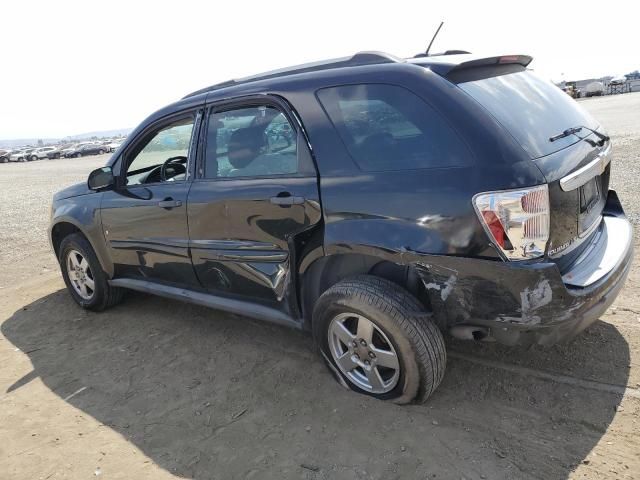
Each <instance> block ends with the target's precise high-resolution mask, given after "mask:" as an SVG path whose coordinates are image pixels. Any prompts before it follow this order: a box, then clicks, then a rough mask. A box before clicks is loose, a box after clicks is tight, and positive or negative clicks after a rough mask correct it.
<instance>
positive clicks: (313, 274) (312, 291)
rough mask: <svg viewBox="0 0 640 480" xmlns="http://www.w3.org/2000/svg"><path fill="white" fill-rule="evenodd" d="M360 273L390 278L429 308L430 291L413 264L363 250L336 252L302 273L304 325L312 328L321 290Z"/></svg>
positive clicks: (311, 265) (321, 258)
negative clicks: (397, 261) (366, 252)
mask: <svg viewBox="0 0 640 480" xmlns="http://www.w3.org/2000/svg"><path fill="white" fill-rule="evenodd" d="M360 274H367V275H372V276H376V277H380V278H384V279H386V280H389V281H391V282H393V283H395V284H397V285H399V286H400V287H402V288H404V289H405V290H407V291H408V292H409V293H411V294H412V295H413V296H415V297H416V298H417V299H418V301H419V302H420V303H421V304H422V305H423V306H424V307H425V309H431V303H430V299H429V294H428V292H427V290H426V288H425V285H424V283H423V282H422V280H421V277H420V275H419V273H418V270H417V268H416V267H415V266H413V265H402V264H399V263H395V262H393V261H390V260H384V259H381V258H379V257H376V256H373V255H367V254H365V253H336V254H333V255H327V256H323V257H320V258H318V259H316V260H314V261H313V263H311V264H310V265H309V267H308V268H307V269H306V271H305V272H304V274H303V275H302V281H301V306H302V313H303V319H304V328H305V329H311V323H312V313H313V307H314V305H315V303H316V301H317V300H318V298H320V296H321V295H322V294H323V293H324V292H326V291H327V290H328V289H329V288H331V287H332V286H333V285H335V284H336V283H338V282H340V281H342V280H344V279H345V278H349V277H353V276H355V275H360Z"/></svg>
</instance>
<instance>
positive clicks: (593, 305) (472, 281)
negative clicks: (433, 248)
mask: <svg viewBox="0 0 640 480" xmlns="http://www.w3.org/2000/svg"><path fill="white" fill-rule="evenodd" d="M607 207H608V208H607V209H606V210H605V212H604V215H605V216H604V217H603V220H602V224H601V225H600V227H599V229H600V231H599V232H598V235H597V240H596V241H593V242H591V246H590V249H585V254H583V256H582V257H581V261H579V262H576V265H574V266H573V267H571V268H570V269H569V271H568V272H564V275H563V274H562V273H561V272H560V270H559V268H558V267H557V265H556V264H555V263H552V262H550V261H541V262H536V263H528V264H525V263H516V262H513V263H512V262H499V261H492V260H479V259H470V258H457V257H438V260H437V261H433V262H432V261H426V260H427V259H415V260H414V262H412V263H413V264H414V265H415V266H416V267H417V268H418V271H419V273H420V275H421V277H422V281H423V282H424V285H425V287H426V289H427V292H428V293H429V297H430V300H431V304H432V307H433V310H434V316H435V319H436V320H437V322H438V323H439V325H440V326H441V328H444V329H451V328H452V327H454V326H455V327H457V328H458V329H459V328H460V326H465V325H466V326H474V327H481V328H482V329H483V331H485V332H487V334H488V335H489V336H490V337H491V338H493V339H495V340H496V341H498V342H500V343H503V344H507V345H524V346H526V345H532V344H540V345H552V344H554V343H558V342H562V341H566V340H568V339H570V338H572V337H573V336H575V335H577V334H578V333H580V332H581V331H582V330H584V329H585V328H586V327H588V326H589V325H590V324H592V323H593V322H595V321H596V320H597V319H598V318H600V316H601V315H602V314H603V313H604V312H605V311H606V310H607V308H608V307H609V306H610V305H611V304H612V303H613V301H614V300H615V298H616V296H617V295H618V293H619V292H620V290H621V289H622V286H623V285H624V281H625V279H626V277H627V275H628V273H629V270H630V268H631V261H632V259H633V234H632V230H631V225H630V224H629V222H628V220H627V219H626V217H625V215H624V212H623V211H622V207H621V206H620V203H619V201H618V199H617V196H616V195H615V192H610V197H609V199H608V202H607ZM434 260H435V259H434ZM578 280H579V281H578ZM576 285H580V286H576Z"/></svg>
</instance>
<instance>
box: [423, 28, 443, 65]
mask: <svg viewBox="0 0 640 480" xmlns="http://www.w3.org/2000/svg"><path fill="white" fill-rule="evenodd" d="M442 25H444V22H440V26H439V27H438V29H437V30H436V33H434V34H433V38H432V39H431V41H430V42H429V46H428V47H427V51H426V52H424V56H425V57H428V56H429V50H431V45H433V41H434V40H435V39H436V37H437V36H438V32H440V29H441V28H442Z"/></svg>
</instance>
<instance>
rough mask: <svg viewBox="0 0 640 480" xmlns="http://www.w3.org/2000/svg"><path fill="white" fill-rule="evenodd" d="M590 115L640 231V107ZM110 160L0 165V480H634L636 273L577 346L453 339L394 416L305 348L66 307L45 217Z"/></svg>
mask: <svg viewBox="0 0 640 480" xmlns="http://www.w3.org/2000/svg"><path fill="white" fill-rule="evenodd" d="M582 105H583V106H584V107H586V108H587V109H588V110H590V111H591V112H592V113H593V114H594V115H595V116H596V118H598V119H599V120H601V121H602V123H603V124H604V125H605V126H606V128H607V129H608V131H609V133H610V134H611V135H612V137H613V141H614V144H615V160H614V162H615V163H614V170H613V181H612V187H613V188H615V189H616V190H617V191H618V193H619V194H620V196H621V199H622V202H623V204H624V206H625V209H626V211H627V213H628V214H629V216H630V217H631V218H632V219H633V220H634V223H635V224H636V225H637V223H638V219H640V202H639V199H638V196H637V192H638V191H639V189H638V178H639V173H640V172H639V171H638V168H639V167H638V155H639V154H640V94H628V95H621V96H617V97H604V98H594V99H588V100H585V101H583V102H582ZM105 160H106V158H99V157H92V158H82V159H71V160H58V161H40V162H34V163H27V164H4V165H0V187H1V188H0V205H2V214H3V223H2V226H1V227H0V245H2V247H1V250H0V257H1V258H0V259H1V260H2V261H3V266H4V268H3V269H2V271H0V330H1V332H2V335H1V336H0V432H1V434H0V438H2V439H4V440H5V441H3V442H0V478H12V479H35V478H43V479H44V478H46V479H57V478H74V479H75V478H85V479H86V478H96V477H103V478H136V479H139V478H153V479H158V478H198V479H200V478H202V479H210V478H219V479H230V478H260V479H264V478H274V479H285V478H286V479H288V478H296V479H318V480H320V479H334V478H336V479H396V478H417V479H426V478H440V479H449V478H451V479H460V478H465V479H480V478H487V479H503V478H504V479H514V478H518V479H559V478H591V479H602V478H605V479H607V478H608V479H620V478H623V479H624V478H640V473H639V472H640V437H639V436H638V432H639V426H640V424H639V422H640V418H639V414H640V340H639V332H640V289H639V286H640V274H639V269H638V265H637V262H635V263H634V267H633V270H632V272H631V275H630V278H629V280H628V282H627V284H626V286H625V288H624V290H623V292H622V294H621V295H620V297H619V298H618V300H617V301H616V304H615V306H614V307H613V308H611V309H610V310H609V311H608V312H607V313H606V314H605V315H603V317H602V319H601V320H600V321H599V322H597V323H596V324H594V325H593V326H592V327H591V328H590V329H588V330H587V331H586V332H584V333H583V334H582V335H580V336H579V337H578V338H576V340H575V341H573V342H572V343H571V344H569V345H564V346H556V347H553V348H549V349H541V348H532V349H530V350H527V351H523V350H521V349H510V348H506V347H500V346H496V345H491V344H475V343H464V342H454V341H450V340H449V341H448V351H449V361H448V366H447V374H446V376H445V379H444V381H443V383H442V385H441V386H440V388H439V389H438V390H437V392H436V393H435V394H434V396H433V397H432V398H431V399H430V400H429V402H428V403H427V404H425V405H414V406H407V407H399V406H396V405H393V404H389V403H384V402H379V401H376V400H372V399H370V398H366V397H362V396H357V395H355V394H352V393H350V392H347V391H345V390H343V389H342V388H341V387H340V386H339V385H338V384H337V383H336V382H335V381H334V380H333V379H332V378H331V376H330V375H329V374H328V373H327V371H326V368H325V367H324V365H323V363H322V361H321V360H320V359H319V357H318V355H317V354H316V353H315V352H314V350H313V346H312V341H311V339H310V338H309V337H307V336H306V335H304V334H302V333H300V332H294V331H290V330H286V329H283V328H279V327H275V326H272V325H267V324H262V323H260V322H256V321H253V320H248V319H245V318H240V317H236V316H231V315H226V314H221V313H219V312H215V311H212V310H207V309H204V308H200V307H196V306H192V305H185V304H181V303H178V302H172V301H168V300H164V299H161V298H156V297H150V296H146V295H139V294H131V295H130V296H129V297H128V298H127V300H126V301H125V303H123V304H122V305H120V306H118V307H116V308H114V309H112V310H110V311H108V312H105V313H102V314H92V313H89V312H85V311H83V310H81V309H79V308H77V307H76V306H75V305H74V304H73V303H72V301H71V300H70V298H69V296H68V295H67V293H66V292H65V290H64V284H63V282H62V280H61V279H60V277H59V273H58V271H57V266H56V263H55V259H54V258H53V256H52V255H51V253H50V251H49V247H48V244H47V240H46V234H45V231H46V226H47V222H48V215H49V202H50V198H51V195H52V193H53V192H54V191H56V190H58V189H60V188H62V187H63V186H65V185H67V184H71V183H74V182H76V181H83V180H84V179H85V178H86V176H87V174H88V172H89V171H90V170H92V169H93V168H95V167H96V166H99V165H101V164H103V163H104V161H105ZM635 235H636V237H635V239H636V240H635V243H636V248H638V243H640V242H638V239H639V238H640V237H639V236H638V229H637V228H636V233H635ZM636 251H638V250H637V249H636Z"/></svg>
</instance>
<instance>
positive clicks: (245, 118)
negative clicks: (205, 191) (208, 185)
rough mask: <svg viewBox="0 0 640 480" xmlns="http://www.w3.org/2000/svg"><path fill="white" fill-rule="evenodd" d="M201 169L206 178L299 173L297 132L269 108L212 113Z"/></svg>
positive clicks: (278, 111)
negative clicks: (203, 165)
mask: <svg viewBox="0 0 640 480" xmlns="http://www.w3.org/2000/svg"><path fill="white" fill-rule="evenodd" d="M204 170H205V171H204V176H205V178H229V177H253V178H256V177H269V176H273V175H293V174H295V173H297V171H298V146H297V135H296V131H295V130H294V129H293V127H292V126H291V125H290V124H289V121H288V120H287V118H286V117H285V116H284V114H283V113H282V112H281V111H280V110H278V109H277V108H274V107H271V106H266V105H264V106H258V107H242V108H238V109H235V110H226V111H223V112H213V113H212V114H211V115H210V116H209V127H208V132H207V148H206V154H205V169H204Z"/></svg>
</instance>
